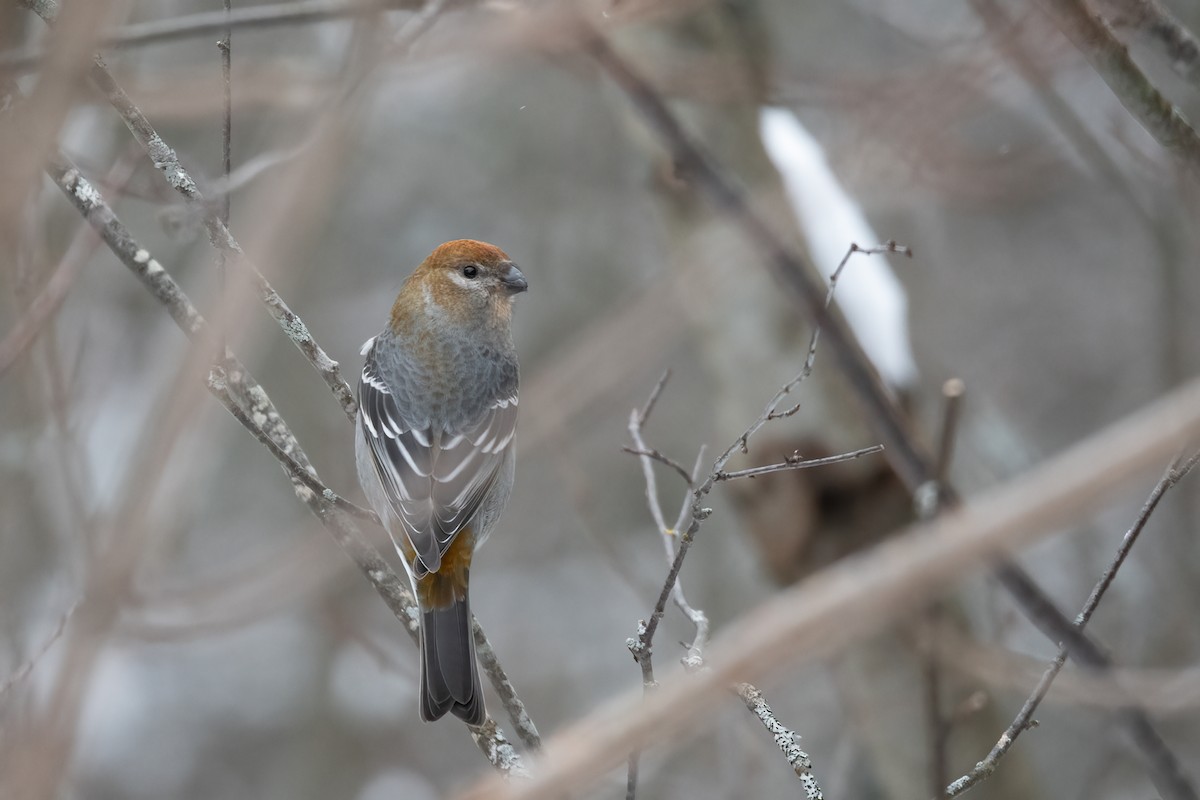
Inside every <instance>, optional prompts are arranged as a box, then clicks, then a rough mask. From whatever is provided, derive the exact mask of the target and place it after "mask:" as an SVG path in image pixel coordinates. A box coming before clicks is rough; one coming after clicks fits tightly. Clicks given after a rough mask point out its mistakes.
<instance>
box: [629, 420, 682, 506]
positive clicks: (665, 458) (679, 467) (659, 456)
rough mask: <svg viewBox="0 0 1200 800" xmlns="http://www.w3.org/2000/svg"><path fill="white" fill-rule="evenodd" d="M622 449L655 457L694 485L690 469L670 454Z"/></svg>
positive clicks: (642, 455) (653, 450) (635, 448)
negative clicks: (689, 472)
mask: <svg viewBox="0 0 1200 800" xmlns="http://www.w3.org/2000/svg"><path fill="white" fill-rule="evenodd" d="M636 411H637V409H634V412H635V414H636ZM621 451H622V452H625V453H629V454H630V455H631V456H641V457H642V458H649V459H653V460H654V461H657V462H658V463H660V464H664V465H666V466H668V467H670V468H671V469H673V470H675V472H676V474H678V475H679V477H681V478H683V482H684V483H685V484H687V485H688V487H689V488H690V487H691V485H692V476H691V475H690V474H688V471H687V470H686V469H684V466H683V465H682V464H680V463H679V462H678V461H676V460H675V459H673V458H671V457H670V456H667V455H664V454H663V453H660V452H659V451H658V450H655V449H653V448H651V449H649V450H647V449H644V448H639V447H622V448H621ZM659 527H660V528H663V529H664V530H665V529H666V528H665V526H664V525H659Z"/></svg>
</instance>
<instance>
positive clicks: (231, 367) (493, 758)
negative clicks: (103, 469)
mask: <svg viewBox="0 0 1200 800" xmlns="http://www.w3.org/2000/svg"><path fill="white" fill-rule="evenodd" d="M47 172H48V173H49V174H50V177H51V178H52V179H53V180H54V182H55V183H56V184H57V185H58V186H59V188H61V189H62V191H63V192H64V193H65V194H66V195H67V198H68V199H69V200H71V202H72V203H73V204H74V205H75V207H76V208H77V209H78V210H79V212H80V213H81V214H82V215H83V216H84V218H85V219H86V220H87V221H88V222H89V223H90V224H91V225H92V226H93V227H94V228H95V229H96V230H97V232H98V233H99V234H100V236H101V237H102V238H103V239H104V241H105V243H106V244H107V245H108V246H109V248H110V249H111V250H112V251H113V253H114V254H115V255H116V256H117V258H118V259H119V260H120V261H121V263H122V264H124V265H125V266H126V267H127V268H128V269H129V270H130V271H132V272H133V273H134V275H135V277H137V279H138V280H139V281H140V282H141V283H142V285H143V286H144V287H145V288H146V289H147V290H148V291H149V292H150V293H151V294H152V295H153V296H154V297H155V299H157V300H158V301H159V302H160V303H161V304H162V305H163V306H164V307H165V308H166V309H167V311H168V313H169V314H170V315H171V317H172V319H174V320H175V322H176V324H177V325H178V326H179V327H180V328H181V329H182V330H183V332H184V333H185V334H187V335H188V336H189V337H197V336H200V335H203V334H204V332H205V329H206V326H207V323H206V321H205V320H204V318H203V317H202V316H201V315H200V313H199V312H198V311H197V310H196V308H195V306H194V305H192V303H191V301H190V300H189V299H188V297H187V295H186V294H184V292H183V290H182V289H181V288H180V286H179V285H178V284H177V283H176V282H175V280H174V279H173V278H172V277H171V276H170V274H169V273H168V272H167V271H166V270H165V269H164V268H163V266H162V265H161V264H160V263H159V262H158V261H157V260H156V259H154V258H153V257H151V255H150V253H149V252H148V251H147V250H146V249H144V248H142V247H141V246H140V245H139V244H138V242H137V241H136V240H135V239H134V238H133V236H132V234H131V233H130V232H129V230H128V229H127V228H126V227H125V226H124V225H123V224H122V223H121V221H120V220H119V219H118V218H117V216H116V215H115V214H114V213H113V211H112V209H111V208H110V207H109V206H108V204H107V203H105V202H104V199H103V198H102V197H101V196H100V194H99V192H97V191H96V190H95V188H94V187H93V186H92V185H91V184H90V183H89V182H88V181H87V180H86V179H85V178H84V177H83V176H82V175H81V174H80V172H79V170H78V169H77V168H76V167H75V166H74V165H72V164H71V163H70V162H69V161H68V160H67V159H66V158H65V157H64V156H62V155H61V154H59V155H58V156H57V157H56V158H55V159H54V160H53V161H52V162H51V163H50V165H49V166H48V167H47ZM208 388H209V390H210V391H211V392H212V393H213V394H214V395H215V396H216V397H217V399H218V400H220V401H222V404H223V405H225V407H226V409H227V410H229V411H230V412H231V413H233V414H234V416H235V417H238V418H239V419H241V417H239V414H238V412H237V411H235V407H237V406H241V407H242V408H243V409H244V412H245V416H246V417H248V418H249V419H250V420H251V421H253V422H254V423H255V425H256V427H258V428H259V429H260V430H261V432H262V433H264V434H265V435H266V436H267V437H269V438H270V439H271V440H272V441H273V442H274V444H275V445H276V446H275V447H272V448H270V450H271V452H272V454H273V455H276V457H278V455H279V452H280V451H282V453H283V454H286V455H288V456H290V458H289V459H288V460H286V461H283V460H282V459H281V463H282V465H283V466H284V468H285V471H286V472H287V473H288V474H289V476H291V477H292V480H293V486H294V488H295V491H296V495H297V496H298V497H299V498H300V499H301V500H302V501H304V503H305V504H306V505H307V506H308V508H309V510H310V511H311V512H312V513H313V514H314V515H315V516H316V517H317V518H318V519H319V520H320V521H321V522H322V524H324V525H325V527H326V528H327V529H328V530H329V532H330V533H331V534H332V535H333V537H334V539H335V540H336V541H337V542H338V544H339V545H340V546H341V547H342V549H343V550H344V551H345V552H346V553H347V555H349V556H350V558H351V560H352V561H354V563H355V565H357V566H358V568H359V570H360V571H361V572H362V573H363V574H364V575H365V576H366V577H367V580H368V581H369V582H370V583H371V585H372V587H374V588H375V590H376V592H377V593H378V594H379V595H380V597H381V598H382V599H383V601H384V603H385V604H386V605H387V606H388V608H389V609H390V610H391V611H392V613H393V614H395V615H396V617H397V619H399V620H400V621H401V622H402V623H403V624H404V626H405V630H407V631H408V633H409V636H410V637H412V638H413V639H414V641H415V640H416V637H417V636H418V624H417V607H416V601H415V599H414V598H413V596H412V594H411V592H410V591H409V589H408V586H407V581H403V580H402V579H401V578H400V577H399V576H398V575H397V574H396V572H395V570H393V569H392V568H391V566H389V565H388V563H387V562H386V561H385V560H384V559H383V558H382V557H381V556H380V555H379V554H378V552H376V551H375V549H374V548H372V547H371V546H370V545H369V544H367V543H366V542H365V541H364V539H363V535H362V533H361V532H360V531H359V530H358V528H357V527H356V526H355V525H354V522H353V520H352V519H351V518H350V516H349V515H348V514H347V513H346V511H345V510H343V508H341V507H339V505H338V504H337V503H336V501H335V500H334V498H336V495H334V494H333V493H332V492H331V491H329V490H328V489H327V488H325V487H324V486H323V485H320V484H318V485H317V486H319V490H317V489H316V488H314V487H310V485H309V483H310V482H309V481H308V480H306V479H305V478H303V477H301V476H300V475H298V474H296V472H295V469H296V468H295V465H294V464H293V462H295V464H299V466H300V467H301V469H300V470H299V473H302V474H308V475H310V476H311V478H312V479H313V480H314V481H319V478H318V476H317V475H316V473H315V471H313V469H312V466H311V463H310V462H309V460H308V457H307V455H306V454H305V453H304V451H303V450H302V449H301V447H300V445H299V442H297V441H296V438H295V436H294V435H293V434H292V432H291V429H290V428H289V427H288V426H287V423H286V422H284V420H283V418H282V417H281V416H280V415H279V413H278V411H276V409H275V407H274V404H273V403H272V402H271V400H270V398H269V397H268V396H267V393H266V392H265V391H264V390H263V388H262V387H261V386H260V385H259V384H258V383H257V382H256V381H255V380H254V378H253V377H252V376H251V375H250V373H249V372H248V371H247V370H246V368H245V367H244V366H243V365H242V364H241V363H240V362H239V361H237V359H236V358H235V357H233V356H232V354H228V353H227V354H226V357H225V359H224V361H223V363H222V365H221V367H220V368H219V369H214V370H212V371H211V372H210V376H209V380H208ZM256 438H259V440H260V441H262V439H261V438H260V437H258V436H257V435H256ZM475 635H476V638H477V640H478V639H479V638H480V637H481V636H482V635H483V634H482V631H480V630H476V634H475ZM489 674H492V673H489ZM471 735H472V737H473V738H474V739H475V742H476V744H477V746H478V747H479V749H480V750H481V751H482V752H483V753H484V755H485V756H486V757H487V758H488V760H489V761H490V762H491V764H492V765H493V766H494V767H495V768H496V769H497V770H499V771H500V772H502V773H503V774H506V775H514V776H515V775H525V774H527V772H526V770H525V767H524V764H523V762H522V759H521V757H520V755H519V754H518V753H517V752H516V750H515V749H514V748H513V747H512V745H511V744H510V743H509V742H508V740H507V738H506V737H505V735H504V732H503V731H502V730H501V729H500V728H499V726H497V725H496V723H495V722H494V721H493V720H491V719H490V718H489V719H488V720H486V721H485V723H484V725H483V726H482V727H481V728H478V729H472V730H471Z"/></svg>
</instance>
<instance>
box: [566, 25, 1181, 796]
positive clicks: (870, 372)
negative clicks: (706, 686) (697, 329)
mask: <svg viewBox="0 0 1200 800" xmlns="http://www.w3.org/2000/svg"><path fill="white" fill-rule="evenodd" d="M576 25H577V26H578V27H579V28H580V29H581V34H580V35H581V42H582V46H583V48H584V49H585V50H586V52H587V53H588V54H589V55H590V56H591V57H592V58H593V59H594V60H595V61H596V63H597V64H598V65H599V66H600V67H601V68H602V69H603V70H604V71H605V72H606V73H607V74H608V75H609V76H610V78H611V79H612V80H613V81H614V82H615V83H616V84H617V85H618V86H619V87H620V88H621V89H622V90H623V91H624V92H625V93H626V94H627V95H628V96H629V98H630V100H631V102H632V104H633V105H634V107H635V108H636V109H637V111H638V112H639V113H640V114H641V116H642V118H643V119H644V120H645V122H646V123H647V124H648V125H649V127H650V128H651V129H652V130H653V132H654V133H655V134H656V135H657V136H658V137H659V139H660V140H661V141H662V142H663V144H664V145H665V146H666V147H667V148H668V150H669V151H670V154H671V157H672V159H673V162H674V163H675V164H677V165H679V168H680V171H681V172H682V173H684V174H687V175H688V177H689V180H690V182H691V183H692V185H694V186H695V187H696V188H697V190H698V191H699V192H700V193H702V194H703V195H705V196H706V197H707V198H708V199H709V201H710V202H711V203H712V205H713V206H714V207H715V208H716V209H717V210H718V211H721V212H723V213H724V214H726V215H727V216H728V217H729V219H730V221H731V222H732V223H733V224H734V225H735V226H736V227H738V228H739V229H741V231H742V233H743V235H744V236H746V238H747V240H748V241H749V242H750V243H751V244H752V245H753V246H754V247H755V248H757V249H758V251H759V253H760V255H761V257H762V259H763V260H764V262H765V263H766V264H767V265H768V266H769V267H770V269H771V270H772V271H773V272H774V273H775V274H776V276H777V277H778V278H779V279H780V281H781V282H782V283H783V284H784V286H785V287H786V288H787V289H788V290H789V291H791V292H793V293H794V294H795V296H796V297H797V299H799V300H800V301H801V303H803V305H804V307H805V309H806V310H807V311H808V313H809V315H810V316H811V317H812V319H813V320H815V322H816V324H818V325H819V326H820V327H821V329H822V330H824V331H825V335H826V336H827V337H828V338H829V340H830V344H831V345H832V350H833V356H834V360H835V362H836V363H837V364H838V366H839V367H840V368H841V370H842V372H843V374H844V376H845V377H846V380H847V382H848V383H849V385H850V388H851V391H852V392H853V393H854V394H855V395H856V396H857V398H858V399H859V401H860V402H861V404H862V407H863V410H864V412H865V416H866V418H867V421H868V423H869V424H870V425H871V427H872V429H873V430H874V433H875V435H876V436H877V437H878V438H879V439H880V440H881V443H882V444H883V445H884V447H886V448H887V453H888V454H889V461H890V463H891V465H892V467H893V469H895V471H896V474H897V475H898V476H899V478H900V479H901V481H903V482H904V484H905V485H906V486H907V487H908V489H909V491H911V492H915V491H917V489H918V487H920V486H922V485H924V484H925V483H926V482H927V481H928V480H929V479H930V478H931V477H932V476H933V475H934V474H936V473H935V465H934V464H933V461H932V459H931V458H930V457H929V455H928V454H927V453H926V452H924V449H923V448H922V446H921V445H920V443H919V441H918V439H917V437H916V436H915V435H914V434H913V433H912V431H911V430H910V425H909V423H908V421H907V419H906V416H905V414H904V412H903V411H901V409H900V408H899V406H898V405H897V403H896V402H895V398H894V396H893V395H892V394H891V393H890V392H889V391H888V390H887V389H886V388H885V387H884V386H883V383H882V382H881V381H880V379H879V376H878V374H877V373H876V372H875V370H874V368H873V367H872V366H871V364H870V361H869V360H868V359H867V357H866V355H865V354H864V353H863V351H862V348H861V347H859V345H858V343H857V341H856V340H855V338H854V336H853V334H852V333H851V331H850V330H849V328H848V327H847V325H846V323H845V321H844V320H843V319H842V318H841V317H840V316H839V315H837V314H832V313H830V312H829V311H828V310H827V309H826V308H825V306H824V304H823V302H822V295H823V294H824V293H823V292H822V290H821V287H820V284H819V282H818V280H817V278H816V277H815V276H816V274H817V273H816V270H815V269H814V268H813V267H812V265H811V264H810V263H809V262H808V261H807V260H806V259H805V258H803V257H802V256H799V255H797V254H796V253H795V252H794V251H793V250H792V249H791V248H790V247H789V246H788V244H787V243H786V242H784V240H783V239H782V238H780V236H779V235H778V234H777V233H776V232H775V231H774V229H773V228H772V227H771V226H770V225H768V224H767V222H766V221H765V220H764V219H763V218H762V217H760V216H759V215H758V214H757V213H756V212H755V211H754V209H753V208H752V207H751V205H750V203H749V201H748V200H747V198H746V194H745V192H744V191H743V190H742V189H740V188H739V187H738V186H737V185H736V184H735V183H734V182H733V181H731V180H730V179H729V178H728V177H726V175H725V173H724V171H723V170H722V169H721V168H720V167H719V166H718V165H717V164H716V162H714V161H713V160H712V158H711V157H710V156H709V155H708V154H707V153H706V152H705V151H704V150H703V149H702V148H701V147H700V146H699V145H697V144H696V142H694V141H693V140H692V138H691V137H690V136H689V135H688V134H687V132H686V131H685V130H684V128H683V126H682V125H681V124H680V123H679V121H678V120H677V119H676V117H675V115H674V114H673V113H672V112H671V110H670V109H669V108H668V107H667V104H666V102H665V101H664V100H663V98H662V97H661V95H659V94H658V92H656V91H655V89H654V87H653V86H652V85H651V84H650V83H648V82H647V81H646V80H645V79H644V78H642V76H641V75H639V74H638V73H637V72H636V71H635V70H634V69H633V68H632V67H631V66H630V65H629V64H628V63H627V62H626V61H625V59H624V58H622V57H621V56H620V55H618V54H617V53H616V51H614V50H613V49H612V47H611V46H610V45H609V44H608V42H607V40H606V39H605V38H604V37H603V36H602V35H600V33H599V32H598V31H596V30H595V29H594V28H593V27H590V26H589V25H588V24H587V23H586V22H583V21H576ZM942 490H943V492H944V494H945V503H946V505H947V506H955V505H958V504H959V503H961V497H960V496H959V494H958V493H957V492H956V491H955V489H954V487H953V486H951V485H950V484H949V483H947V484H945V485H943V486H942ZM693 524H694V523H693ZM994 575H995V577H996V580H997V581H999V582H1000V584H1001V585H1002V586H1003V587H1004V589H1005V590H1006V591H1007V592H1008V593H1009V594H1010V595H1011V596H1012V597H1013V599H1014V600H1015V601H1016V603H1017V605H1018V607H1019V608H1020V609H1021V611H1022V613H1023V614H1025V616H1026V617H1028V618H1029V619H1031V620H1034V621H1038V620H1041V619H1046V620H1049V621H1050V622H1051V623H1053V625H1054V629H1055V630H1057V631H1061V632H1063V633H1064V635H1065V636H1070V635H1073V636H1074V639H1073V641H1074V643H1075V644H1077V645H1078V647H1079V648H1085V649H1087V650H1089V651H1090V653H1091V654H1092V655H1093V656H1094V660H1095V659H1099V661H1101V662H1103V661H1104V660H1106V657H1105V656H1104V655H1103V653H1102V651H1101V650H1100V648H1099V647H1098V646H1097V645H1096V644H1095V642H1093V641H1092V640H1091V639H1089V638H1087V637H1086V636H1085V635H1083V634H1080V633H1079V632H1078V631H1077V630H1075V629H1074V628H1073V627H1072V626H1071V623H1070V620H1068V619H1067V618H1066V617H1065V616H1063V614H1062V612H1060V611H1059V610H1058V609H1057V608H1055V607H1054V604H1053V602H1052V601H1051V600H1050V598H1049V596H1048V595H1047V594H1046V592H1045V591H1044V590H1043V589H1042V588H1041V587H1040V586H1038V584H1037V583H1036V582H1034V580H1033V579H1032V578H1031V577H1030V576H1029V574H1028V573H1027V572H1026V571H1025V570H1024V569H1022V568H1021V567H1019V566H1018V565H1017V564H1015V563H1013V562H1012V561H1010V560H1006V559H1001V560H1000V561H998V562H997V566H996V567H995V568H994ZM652 621H653V620H652ZM1072 652H1074V651H1072ZM1118 723H1119V724H1120V725H1121V726H1122V727H1123V728H1124V730H1125V733H1126V734H1127V735H1128V736H1129V737H1130V738H1131V740H1132V741H1133V742H1134V744H1135V745H1136V747H1137V749H1138V750H1139V752H1140V753H1141V754H1142V755H1143V756H1145V762H1146V764H1147V769H1148V770H1149V771H1150V773H1151V776H1152V777H1153V778H1154V779H1155V782H1156V785H1158V784H1171V785H1175V786H1177V787H1178V786H1179V784H1180V781H1179V780H1178V776H1179V775H1180V774H1181V773H1180V769H1179V765H1178V758H1176V757H1175V756H1174V754H1173V753H1171V752H1170V751H1169V750H1167V749H1166V748H1165V747H1163V745H1162V739H1161V737H1160V736H1158V735H1157V733H1156V732H1155V731H1154V729H1153V726H1152V724H1151V723H1150V720H1149V718H1148V717H1147V716H1146V715H1145V714H1144V713H1142V712H1140V711H1137V710H1132V711H1130V712H1129V713H1128V714H1126V715H1124V716H1123V717H1120V718H1118ZM1184 783H1186V781H1184ZM1184 796H1187V797H1196V793H1195V790H1194V789H1193V790H1189V792H1188V793H1187V794H1186V795H1184Z"/></svg>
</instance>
